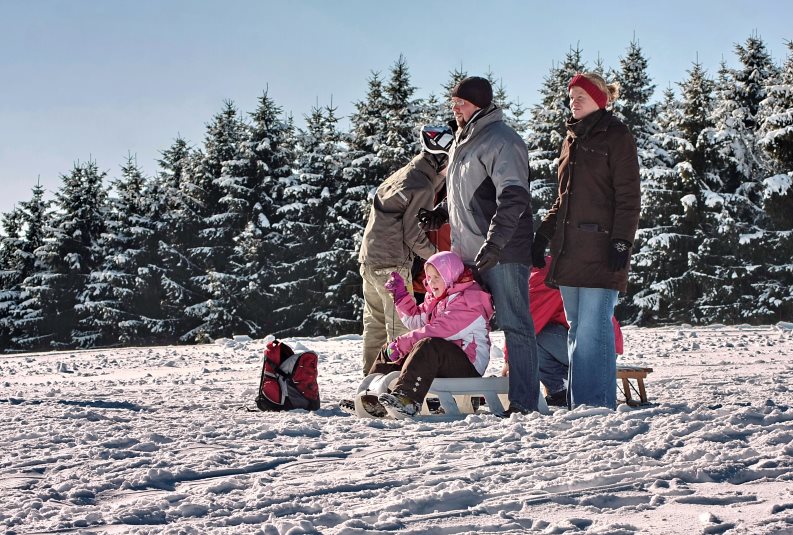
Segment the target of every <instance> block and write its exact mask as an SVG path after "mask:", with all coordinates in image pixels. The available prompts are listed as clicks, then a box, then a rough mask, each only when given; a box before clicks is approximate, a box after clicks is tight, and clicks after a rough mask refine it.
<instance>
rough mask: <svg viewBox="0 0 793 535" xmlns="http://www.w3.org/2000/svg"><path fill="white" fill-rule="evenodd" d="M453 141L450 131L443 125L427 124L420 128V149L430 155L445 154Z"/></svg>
mask: <svg viewBox="0 0 793 535" xmlns="http://www.w3.org/2000/svg"><path fill="white" fill-rule="evenodd" d="M452 141H454V133H453V132H452V129H451V128H449V127H448V126H446V125H445V124H427V125H424V126H423V127H422V128H421V147H422V148H423V149H424V151H425V152H429V153H430V154H445V155H447V156H448V154H449V149H450V148H451V146H452Z"/></svg>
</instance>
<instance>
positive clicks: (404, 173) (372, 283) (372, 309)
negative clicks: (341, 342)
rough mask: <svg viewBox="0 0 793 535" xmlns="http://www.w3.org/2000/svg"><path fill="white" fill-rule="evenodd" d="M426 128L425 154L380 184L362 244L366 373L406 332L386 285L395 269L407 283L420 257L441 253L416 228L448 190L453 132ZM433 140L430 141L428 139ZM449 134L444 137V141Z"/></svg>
mask: <svg viewBox="0 0 793 535" xmlns="http://www.w3.org/2000/svg"><path fill="white" fill-rule="evenodd" d="M429 128H431V127H425V128H424V129H423V130H422V133H421V136H422V147H423V151H422V153H421V154H419V155H418V156H416V157H415V158H413V160H412V161H411V162H410V163H408V164H407V165H406V166H405V167H403V168H401V169H399V170H398V171H396V172H395V173H394V174H393V175H391V176H390V177H388V178H387V179H386V180H385V181H383V183H382V184H380V186H378V188H377V191H376V192H375V196H374V199H373V201H372V208H371V210H370V212H369V220H368V221H367V223H366V229H365V230H364V233H363V239H362V241H361V249H360V252H359V254H358V261H359V262H360V264H361V267H360V272H361V278H362V279H363V299H364V309H363V359H362V364H363V374H364V375H366V374H368V373H369V369H370V368H371V367H372V364H373V363H374V361H375V358H376V357H377V354H378V352H379V351H380V349H382V347H383V344H385V343H386V342H389V341H392V340H394V338H396V337H397V336H399V335H401V334H404V333H405V332H407V329H406V328H405V326H404V325H402V321H401V320H400V319H399V314H398V313H397V312H396V309H395V308H394V300H393V298H392V297H391V294H389V293H388V292H387V291H386V289H385V287H384V285H385V282H386V281H387V280H388V278H389V277H390V275H391V272H392V271H396V272H398V273H399V274H400V275H402V278H403V279H405V281H406V283H407V287H408V288H412V284H411V283H410V268H411V266H412V265H413V259H414V258H415V257H416V256H418V257H420V258H423V259H425V260H426V259H427V258H429V257H430V256H432V255H433V254H435V253H436V252H437V249H436V247H435V246H434V245H433V244H432V243H431V242H430V240H429V239H428V238H427V235H426V234H425V233H424V231H423V230H421V229H420V228H419V226H418V225H417V224H416V218H417V216H418V213H419V210H421V209H425V210H426V209H431V208H432V207H433V205H434V204H435V196H436V194H437V193H438V192H439V191H440V190H441V189H442V188H443V184H444V179H445V176H446V163H447V162H448V154H447V153H448V147H449V146H450V145H451V143H452V134H451V130H448V129H446V131H443V129H436V130H433V131H431V132H429V133H428V129H429ZM424 136H428V137H426V138H425V137H424ZM444 136H445V137H444Z"/></svg>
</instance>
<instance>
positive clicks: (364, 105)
mask: <svg viewBox="0 0 793 535" xmlns="http://www.w3.org/2000/svg"><path fill="white" fill-rule="evenodd" d="M367 83H368V86H369V89H368V92H367V94H366V99H365V100H362V101H360V102H356V103H355V110H356V111H355V113H353V115H352V116H351V117H350V124H351V128H352V130H351V132H350V135H349V144H350V153H349V158H350V165H349V166H348V167H347V168H346V169H345V170H344V178H345V181H347V182H348V183H349V184H351V186H352V187H353V188H354V187H359V186H364V187H368V188H369V189H373V188H376V187H377V184H379V183H380V181H382V180H383V179H384V178H385V177H386V176H388V175H387V174H386V166H385V164H384V163H383V160H382V158H380V156H378V152H379V151H380V150H381V148H382V147H383V146H385V143H386V119H385V116H386V113H387V109H386V107H387V102H386V98H385V95H384V94H383V83H382V80H381V79H380V74H379V73H378V72H373V73H372V74H371V77H370V78H369V79H368V80H367ZM365 217H366V216H365V213H364V211H363V208H361V220H363V219H364V218H365Z"/></svg>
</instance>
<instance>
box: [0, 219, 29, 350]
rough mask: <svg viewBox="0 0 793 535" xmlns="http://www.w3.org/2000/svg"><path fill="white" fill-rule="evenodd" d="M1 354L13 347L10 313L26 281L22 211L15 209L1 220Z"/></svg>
mask: <svg viewBox="0 0 793 535" xmlns="http://www.w3.org/2000/svg"><path fill="white" fill-rule="evenodd" d="M0 227H2V233H0V352H2V351H5V350H7V349H8V348H9V346H10V344H11V338H12V336H13V330H12V327H13V322H12V318H11V313H12V311H13V309H14V307H15V306H16V304H17V303H18V302H19V294H20V283H21V282H22V281H23V280H24V276H23V273H22V265H21V262H20V260H21V259H20V257H19V254H18V252H19V251H20V250H21V249H22V247H23V240H22V211H21V210H20V209H19V208H18V207H16V206H15V207H14V208H13V209H12V210H11V211H10V212H7V213H4V214H3V215H2V217H0Z"/></svg>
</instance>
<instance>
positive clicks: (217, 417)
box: [0, 324, 793, 535]
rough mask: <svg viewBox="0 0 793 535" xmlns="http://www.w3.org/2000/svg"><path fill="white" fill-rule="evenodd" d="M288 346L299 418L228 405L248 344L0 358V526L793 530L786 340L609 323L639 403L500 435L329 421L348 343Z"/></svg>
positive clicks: (530, 423) (40, 529)
mask: <svg viewBox="0 0 793 535" xmlns="http://www.w3.org/2000/svg"><path fill="white" fill-rule="evenodd" d="M495 338H496V340H498V341H501V340H503V337H502V336H501V334H500V333H496V335H495ZM287 342H288V343H292V344H296V343H300V344H303V345H305V346H307V347H310V348H311V349H313V350H315V351H317V352H318V353H319V354H320V391H321V394H322V397H323V399H322V409H321V410H319V411H317V412H316V413H306V412H303V411H296V412H291V413H278V414H275V413H257V412H247V411H245V410H244V409H242V406H243V405H251V404H252V400H253V398H254V396H255V391H256V386H257V383H258V379H259V366H260V356H261V353H262V349H263V347H264V342H263V341H261V340H257V341H252V342H248V343H236V342H232V341H220V342H219V343H215V344H213V345H206V346H193V347H151V348H132V349H111V350H97V351H65V352H60V353H41V354H25V355H11V356H0V377H2V379H1V380H0V386H1V387H2V388H1V389H0V415H2V420H0V421H1V422H2V426H0V451H1V452H2V461H0V527H1V528H3V529H5V533H6V534H12V533H13V534H23V533H24V534H33V533H157V534H160V533H172V534H176V533H179V534H193V533H195V534H205V533H264V534H268V535H269V534H276V533H281V534H286V533H289V534H297V533H328V534H368V533H412V534H419V533H422V534H423V533H430V534H452V533H477V534H478V533H546V534H547V533H599V534H605V533H608V534H634V533H653V534H656V533H657V534H675V533H680V534H684V533H685V534H689V533H730V534H737V533H741V534H752V535H757V534H770V533H793V408H791V405H793V392H792V391H791V389H793V331H791V330H790V325H788V324H780V325H777V326H771V327H748V326H739V327H724V326H712V327H696V328H692V327H687V326H686V327H676V328H659V329H635V328H626V329H625V346H626V356H625V357H624V358H621V361H622V362H623V363H627V364H632V363H639V364H643V365H646V366H650V367H652V368H654V369H655V371H654V372H653V373H652V374H651V375H650V376H649V378H648V381H647V388H648V394H649V396H650V398H651V401H652V402H653V404H652V405H651V406H646V407H640V408H630V407H627V406H625V405H621V406H620V408H619V409H618V410H617V411H616V412H609V411H605V410H600V409H591V408H579V409H576V410H574V411H568V410H563V409H558V410H556V411H555V412H553V413H552V414H550V415H548V416H541V415H530V416H522V417H521V416H513V417H512V418H511V419H508V420H500V419H498V418H496V417H494V416H491V415H490V414H487V413H486V412H483V413H481V414H477V415H468V416H467V417H465V418H458V419H451V418H446V419H444V418H443V417H441V418H438V417H436V418H435V419H427V418H425V419H419V420H416V421H407V422H404V421H393V420H361V419H358V418H356V417H353V416H349V415H347V414H345V413H343V412H341V411H340V410H339V409H338V408H337V407H336V403H337V402H338V401H339V399H341V398H343V397H349V396H351V395H352V393H353V392H354V391H355V387H356V385H357V383H358V381H359V379H360V377H359V374H358V368H359V349H360V346H361V340H360V337H358V336H350V337H341V338H334V339H324V338H318V339H314V338H302V339H295V340H287ZM500 367H501V362H500V360H499V359H495V360H494V361H493V362H491V366H490V372H495V371H496V370H498V369H500Z"/></svg>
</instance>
